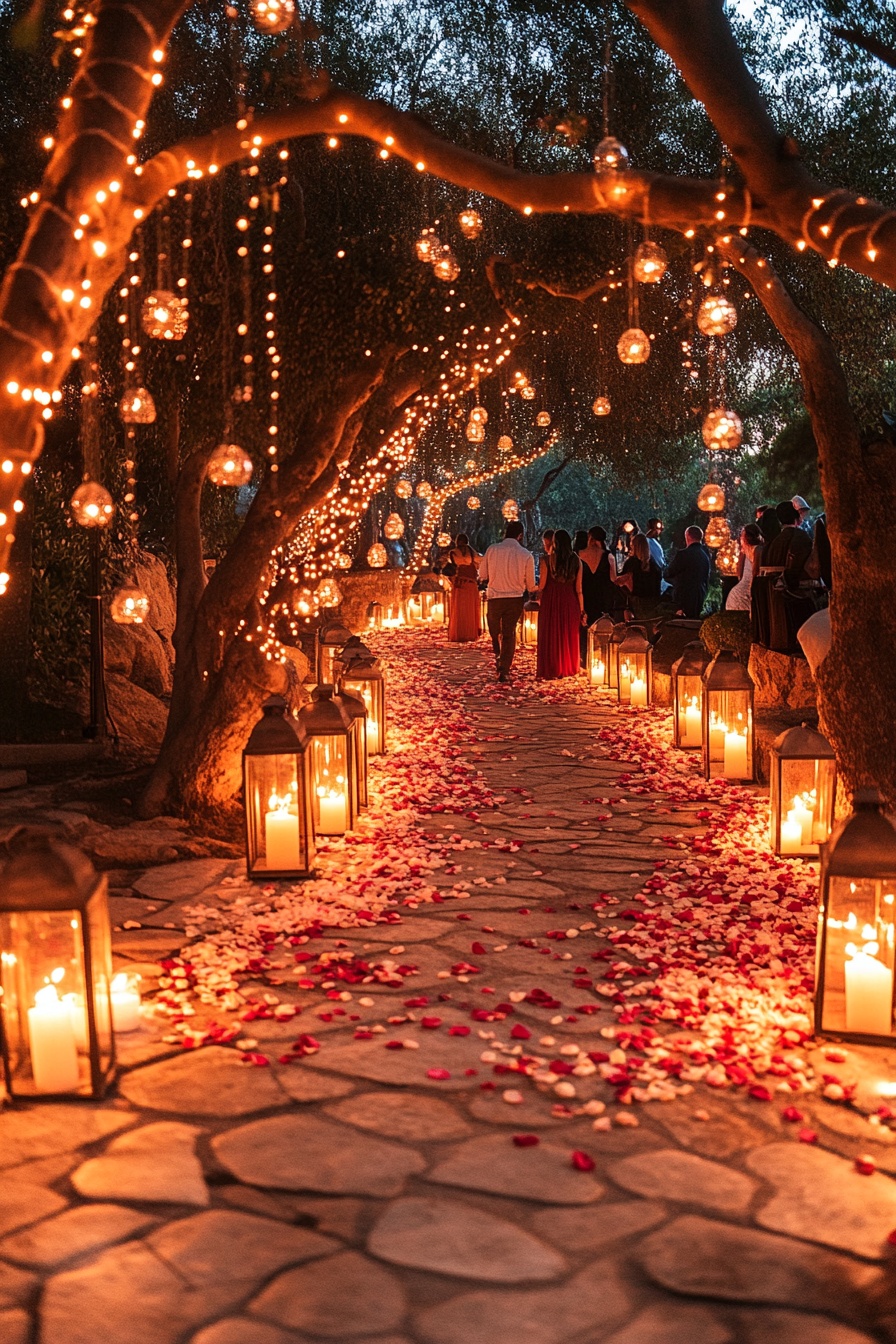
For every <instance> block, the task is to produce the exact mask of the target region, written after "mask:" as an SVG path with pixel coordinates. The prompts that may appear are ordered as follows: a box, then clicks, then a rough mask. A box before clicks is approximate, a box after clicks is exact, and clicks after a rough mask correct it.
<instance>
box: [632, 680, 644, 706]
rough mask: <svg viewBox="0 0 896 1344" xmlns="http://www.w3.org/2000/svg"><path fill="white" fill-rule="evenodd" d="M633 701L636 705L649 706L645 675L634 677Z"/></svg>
mask: <svg viewBox="0 0 896 1344" xmlns="http://www.w3.org/2000/svg"><path fill="white" fill-rule="evenodd" d="M631 703H632V704H633V705H635V706H636V707H643V708H646V706H647V682H646V681H645V680H644V678H643V677H634V678H633V680H632V685H631Z"/></svg>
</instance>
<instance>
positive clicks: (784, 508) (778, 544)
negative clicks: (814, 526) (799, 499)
mask: <svg viewBox="0 0 896 1344" xmlns="http://www.w3.org/2000/svg"><path fill="white" fill-rule="evenodd" d="M775 514H776V515H777V518H778V522H779V523H780V525H781V530H780V532H779V533H778V535H777V536H776V537H775V538H774V540H773V541H770V542H769V543H768V545H767V546H766V547H765V549H764V550H763V552H762V569H763V572H766V571H768V570H772V571H776V572H777V573H779V574H783V575H784V583H785V585H786V587H788V588H789V589H791V591H794V590H795V589H797V588H798V587H799V585H800V583H801V582H802V581H803V579H805V578H807V577H808V576H807V574H806V561H807V560H808V559H809V556H810V555H811V554H812V538H811V537H810V536H809V534H808V532H804V531H803V529H802V528H801V527H800V515H799V512H798V511H797V509H796V507H795V505H794V504H793V503H792V501H791V500H789V499H784V500H782V501H781V503H780V504H777V505H776V506H775Z"/></svg>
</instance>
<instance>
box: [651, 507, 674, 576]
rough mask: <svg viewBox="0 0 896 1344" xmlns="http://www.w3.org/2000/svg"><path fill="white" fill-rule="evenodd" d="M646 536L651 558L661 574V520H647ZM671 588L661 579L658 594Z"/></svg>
mask: <svg viewBox="0 0 896 1344" xmlns="http://www.w3.org/2000/svg"><path fill="white" fill-rule="evenodd" d="M646 536H647V544H648V545H649V547H650V554H651V555H652V556H653V558H654V560H655V561H656V563H657V564H658V565H659V568H660V573H661V574H662V573H663V571H664V570H665V568H666V553H665V551H664V550H663V541H662V537H663V520H662V518H648V519H647V533H646ZM671 586H672V585H671V584H668V583H667V582H666V580H665V579H663V580H662V582H661V583H660V592H661V593H667V592H668V591H669V589H670V588H671Z"/></svg>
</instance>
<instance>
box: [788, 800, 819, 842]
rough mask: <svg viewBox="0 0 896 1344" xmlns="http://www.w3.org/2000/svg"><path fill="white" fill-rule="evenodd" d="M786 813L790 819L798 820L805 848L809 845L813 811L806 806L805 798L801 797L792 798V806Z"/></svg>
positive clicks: (813, 817) (813, 818) (813, 819)
mask: <svg viewBox="0 0 896 1344" xmlns="http://www.w3.org/2000/svg"><path fill="white" fill-rule="evenodd" d="M788 815H789V816H790V818H791V820H793V821H798V822H799V824H800V829H801V831H802V842H803V847H804V848H805V847H806V846H808V845H811V843H812V826H813V823H814V821H815V816H814V813H812V812H811V811H810V810H809V808H808V807H806V803H805V800H804V799H802V798H794V800H793V807H792V808H791V809H790V812H789V813H788Z"/></svg>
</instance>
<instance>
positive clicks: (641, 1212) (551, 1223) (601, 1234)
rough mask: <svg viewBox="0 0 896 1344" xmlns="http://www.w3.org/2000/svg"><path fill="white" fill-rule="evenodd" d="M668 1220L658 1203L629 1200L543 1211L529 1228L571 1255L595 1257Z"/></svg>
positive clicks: (531, 1220)
mask: <svg viewBox="0 0 896 1344" xmlns="http://www.w3.org/2000/svg"><path fill="white" fill-rule="evenodd" d="M665 1217H666V1209H665V1207H664V1206H663V1205H662V1204H659V1203H657V1201H656V1200H652V1199H630V1200H626V1201H625V1203H623V1204H599V1205H597V1206H591V1207H588V1208H584V1209H541V1210H540V1211H539V1212H538V1213H536V1214H533V1216H532V1218H531V1219H530V1220H529V1224H528V1225H529V1226H531V1228H532V1231H533V1232H535V1233H536V1234H537V1235H538V1236H539V1237H544V1238H545V1240H546V1241H552V1242H554V1244H555V1245H556V1246H562V1247H563V1249H564V1250H566V1251H568V1252H569V1253H570V1254H589V1255H593V1254H595V1253H596V1252H597V1251H602V1250H603V1249H604V1248H605V1247H607V1246H612V1245H613V1244H614V1243H615V1242H619V1241H624V1240H625V1238H626V1237H633V1236H635V1235H636V1234H640V1233H643V1232H648V1231H649V1230H650V1229H651V1228H652V1227H656V1225H657V1224H658V1223H661V1222H662V1221H663V1219H664V1218H665Z"/></svg>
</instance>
